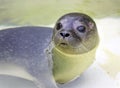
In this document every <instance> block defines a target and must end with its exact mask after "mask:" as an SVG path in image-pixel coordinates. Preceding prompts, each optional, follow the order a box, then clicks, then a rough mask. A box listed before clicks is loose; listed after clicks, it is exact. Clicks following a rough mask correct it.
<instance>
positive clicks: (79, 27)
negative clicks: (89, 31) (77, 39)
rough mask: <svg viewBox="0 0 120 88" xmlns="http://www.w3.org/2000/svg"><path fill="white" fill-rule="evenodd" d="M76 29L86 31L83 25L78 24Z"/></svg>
mask: <svg viewBox="0 0 120 88" xmlns="http://www.w3.org/2000/svg"><path fill="white" fill-rule="evenodd" d="M77 30H78V31H79V32H81V33H84V32H85V31H86V28H85V26H78V27H77Z"/></svg>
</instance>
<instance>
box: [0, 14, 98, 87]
mask: <svg viewBox="0 0 120 88" xmlns="http://www.w3.org/2000/svg"><path fill="white" fill-rule="evenodd" d="M52 29H53V30H52ZM98 42H99V37H98V33H97V28H96V24H95V22H94V21H93V20H92V18H90V17H89V16H87V15H85V14H82V13H69V14H66V15H64V16H62V17H61V18H60V19H58V21H57V22H56V24H55V27H54V28H49V27H36V26H25V27H15V28H8V29H5V30H1V31H0V66H1V65H2V64H3V65H5V64H7V67H12V66H13V65H14V66H19V67H21V68H23V69H24V70H25V71H26V72H28V73H29V74H30V75H31V76H32V77H34V78H35V80H37V81H38V82H39V84H40V86H39V88H58V87H57V85H56V82H58V83H66V82H69V81H70V80H72V79H74V78H75V77H77V76H79V75H80V74H81V73H82V72H83V71H84V70H85V69H87V68H88V67H89V66H90V64H92V62H93V61H94V59H95V52H96V48H97V45H98ZM49 51H50V53H49ZM9 65H10V66H9ZM50 65H51V66H50ZM50 67H51V68H52V69H51V68H50ZM4 70H6V69H4ZM12 71H13V70H12ZM5 72H6V71H5ZM15 73H16V71H15ZM2 74H6V73H2ZM7 74H8V75H10V74H9V73H7ZM18 75H20V74H18ZM12 76H13V74H12ZM15 76H16V75H15ZM54 79H55V80H54ZM55 81H56V82H55Z"/></svg>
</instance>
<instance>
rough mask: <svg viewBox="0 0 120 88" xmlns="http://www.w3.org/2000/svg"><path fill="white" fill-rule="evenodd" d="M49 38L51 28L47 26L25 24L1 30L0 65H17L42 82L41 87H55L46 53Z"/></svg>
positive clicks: (50, 36)
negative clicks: (24, 25)
mask: <svg viewBox="0 0 120 88" xmlns="http://www.w3.org/2000/svg"><path fill="white" fill-rule="evenodd" d="M51 38H52V28H48V27H35V26H34V27H28V26H26V27H17V28H9V29H5V30H1V31H0V65H2V64H9V65H15V66H19V67H21V68H23V69H25V70H26V72H28V73H29V74H30V75H31V76H33V77H34V78H35V80H38V82H39V83H40V84H43V85H42V88H56V84H55V82H54V79H53V77H52V72H51V70H50V68H49V62H48V57H47V55H46V48H47V47H48V45H49V43H50V41H51ZM8 74H9V73H8ZM18 75H20V74H19V73H18Z"/></svg>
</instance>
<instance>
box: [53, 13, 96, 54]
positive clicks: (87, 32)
mask: <svg viewBox="0 0 120 88" xmlns="http://www.w3.org/2000/svg"><path fill="white" fill-rule="evenodd" d="M53 32H54V33H53V42H54V44H55V46H56V47H57V48H58V49H59V50H61V51H63V52H65V53H68V54H80V53H85V52H88V51H89V50H91V49H93V48H94V47H95V45H96V43H97V38H96V35H97V28H96V25H95V22H94V21H93V20H92V19H91V18H90V17H89V16H87V15H85V14H82V13H69V14H66V15H64V16H62V17H61V18H60V19H58V21H57V23H56V25H55V27H54V31H53ZM90 42H92V44H91V43H90ZM88 44H89V45H88Z"/></svg>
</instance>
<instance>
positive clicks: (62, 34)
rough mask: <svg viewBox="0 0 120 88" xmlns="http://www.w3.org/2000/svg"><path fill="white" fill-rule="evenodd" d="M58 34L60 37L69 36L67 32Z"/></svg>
mask: <svg viewBox="0 0 120 88" xmlns="http://www.w3.org/2000/svg"><path fill="white" fill-rule="evenodd" d="M60 35H61V36H62V37H64V38H65V37H68V36H70V34H69V33H60Z"/></svg>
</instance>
